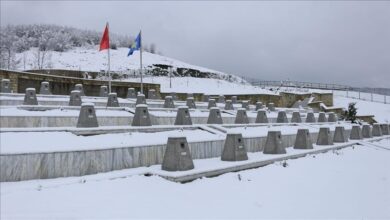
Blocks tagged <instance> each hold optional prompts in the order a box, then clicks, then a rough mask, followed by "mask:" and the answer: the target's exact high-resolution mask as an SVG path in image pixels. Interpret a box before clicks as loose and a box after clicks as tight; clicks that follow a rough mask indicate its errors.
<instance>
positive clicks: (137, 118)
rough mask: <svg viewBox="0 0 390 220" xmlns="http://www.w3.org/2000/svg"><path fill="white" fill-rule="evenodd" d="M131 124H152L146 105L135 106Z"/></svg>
mask: <svg viewBox="0 0 390 220" xmlns="http://www.w3.org/2000/svg"><path fill="white" fill-rule="evenodd" d="M144 97H145V96H144ZM131 126H152V122H151V120H150V116H149V111H148V106H147V105H145V104H139V105H137V106H136V107H135V114H134V117H133V122H132V123H131Z"/></svg>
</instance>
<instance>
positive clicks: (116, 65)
mask: <svg viewBox="0 0 390 220" xmlns="http://www.w3.org/2000/svg"><path fill="white" fill-rule="evenodd" d="M127 53H128V48H123V47H122V48H118V49H116V50H110V70H111V71H112V72H117V73H120V74H129V75H134V73H135V72H138V70H139V68H140V64H139V59H140V56H139V51H136V52H135V53H134V54H133V55H132V56H130V57H128V56H127ZM15 57H16V60H18V64H17V65H16V69H18V70H24V69H26V70H29V69H40V67H41V68H42V69H68V70H82V71H94V72H100V71H105V70H107V52H106V51H100V52H99V50H98V46H94V47H74V48H72V49H69V50H67V51H65V52H58V51H47V52H46V54H45V59H44V60H43V61H42V59H41V60H40V61H38V50H37V48H31V49H30V50H27V51H25V52H22V53H17V54H16V55H15ZM40 57H42V52H41V54H40ZM39 62H41V63H40V64H38V63H39ZM142 62H143V67H144V68H145V71H144V72H145V73H146V74H149V75H151V74H152V73H153V74H154V75H156V74H158V75H161V74H162V75H164V73H165V75H168V68H166V67H167V66H173V67H174V68H173V75H176V76H178V75H179V76H198V77H203V78H218V79H226V80H229V81H235V82H241V81H242V79H241V78H239V77H236V76H233V75H229V74H225V73H222V72H219V71H216V70H211V69H208V68H204V67H200V66H195V65H191V64H188V63H185V62H182V61H179V60H176V59H173V58H169V57H165V56H161V55H158V54H153V53H149V52H143V53H142ZM164 67H165V68H164Z"/></svg>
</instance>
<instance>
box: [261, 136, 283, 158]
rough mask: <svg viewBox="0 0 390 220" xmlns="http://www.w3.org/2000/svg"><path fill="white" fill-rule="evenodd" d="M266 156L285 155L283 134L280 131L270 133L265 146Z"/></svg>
mask: <svg viewBox="0 0 390 220" xmlns="http://www.w3.org/2000/svg"><path fill="white" fill-rule="evenodd" d="M263 153H264V154H285V153H286V149H285V148H284V147H283V145H282V134H281V132H280V131H268V135H267V140H266V142H265V146H264V151H263Z"/></svg>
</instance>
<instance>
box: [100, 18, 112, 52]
mask: <svg viewBox="0 0 390 220" xmlns="http://www.w3.org/2000/svg"><path fill="white" fill-rule="evenodd" d="M108 48H110V39H109V37H108V24H107V25H106V29H104V33H103V37H102V40H101V41H100V49H99V51H101V50H105V49H108Z"/></svg>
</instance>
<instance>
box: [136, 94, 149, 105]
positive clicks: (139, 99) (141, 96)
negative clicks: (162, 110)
mask: <svg viewBox="0 0 390 220" xmlns="http://www.w3.org/2000/svg"><path fill="white" fill-rule="evenodd" d="M141 104H142V105H146V99H145V95H144V94H138V95H137V101H136V102H135V105H136V106H137V105H141Z"/></svg>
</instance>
